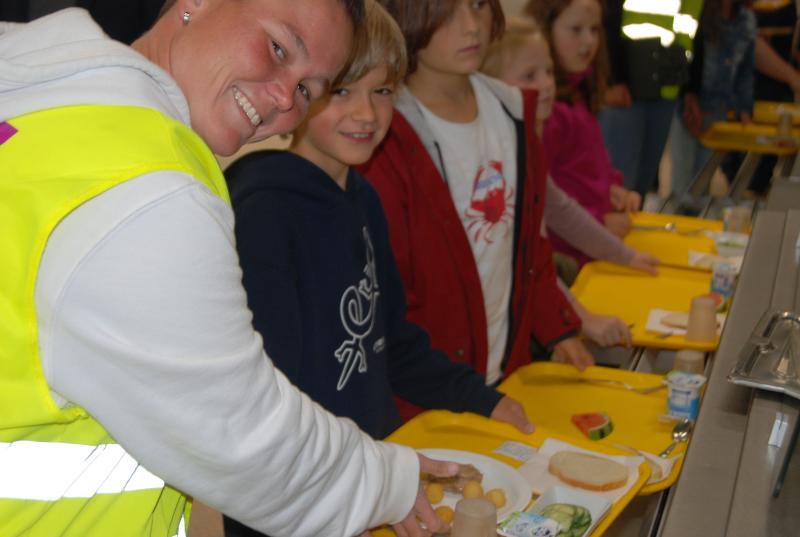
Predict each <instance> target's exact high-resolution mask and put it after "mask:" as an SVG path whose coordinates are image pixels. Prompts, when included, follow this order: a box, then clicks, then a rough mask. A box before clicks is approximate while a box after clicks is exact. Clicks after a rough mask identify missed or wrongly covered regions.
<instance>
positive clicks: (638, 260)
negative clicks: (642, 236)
mask: <svg viewBox="0 0 800 537" xmlns="http://www.w3.org/2000/svg"><path fill="white" fill-rule="evenodd" d="M660 263H661V261H659V260H658V258H657V257H656V256H654V255H651V254H648V253H647V252H639V251H636V252H634V254H633V257H632V258H631V261H630V263H628V266H629V267H631V268H634V269H636V270H641V271H644V272H648V273H650V274H652V275H653V276H655V275H657V274H658V265H659V264H660Z"/></svg>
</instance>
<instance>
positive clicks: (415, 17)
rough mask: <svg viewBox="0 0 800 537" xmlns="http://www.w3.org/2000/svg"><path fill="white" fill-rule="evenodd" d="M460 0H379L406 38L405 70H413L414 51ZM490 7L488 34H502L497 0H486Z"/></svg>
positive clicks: (440, 24)
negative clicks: (490, 25)
mask: <svg viewBox="0 0 800 537" xmlns="http://www.w3.org/2000/svg"><path fill="white" fill-rule="evenodd" d="M460 1H461V0H381V4H383V7H385V8H386V11H388V12H389V13H390V14H391V15H392V17H394V19H395V20H396V21H397V24H398V25H399V26H400V29H401V30H402V31H403V36H405V38H406V50H407V52H408V74H409V75H410V74H412V73H413V72H414V71H416V70H417V53H418V52H419V51H420V50H422V49H424V48H425V47H427V46H428V43H430V42H431V38H432V37H433V34H434V33H435V32H436V30H438V29H439V27H440V26H442V24H444V23H445V21H446V20H447V19H448V18H449V17H450V15H452V14H453V11H455V8H456V6H457V4H458V3H459V2H460ZM488 2H489V7H490V8H491V10H492V29H491V34H490V36H489V38H490V39H491V40H494V39H497V38H498V37H500V36H501V35H503V29H504V28H505V17H504V16H503V8H502V7H501V6H500V0H488Z"/></svg>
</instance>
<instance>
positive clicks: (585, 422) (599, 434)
mask: <svg viewBox="0 0 800 537" xmlns="http://www.w3.org/2000/svg"><path fill="white" fill-rule="evenodd" d="M572 423H574V424H575V426H576V427H577V428H578V429H580V430H581V432H582V433H583V434H585V435H586V437H587V438H589V439H590V440H600V439H601V438H605V437H606V436H608V435H610V434H611V431H613V430H614V424H613V423H612V421H611V418H609V417H608V414H606V413H605V412H589V413H588V414H573V415H572Z"/></svg>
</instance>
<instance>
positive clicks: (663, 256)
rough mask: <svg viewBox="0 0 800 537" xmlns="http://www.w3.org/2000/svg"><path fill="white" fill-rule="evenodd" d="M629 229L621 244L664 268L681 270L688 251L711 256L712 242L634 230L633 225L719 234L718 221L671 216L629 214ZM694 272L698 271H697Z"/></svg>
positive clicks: (686, 261) (719, 223)
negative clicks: (654, 257)
mask: <svg viewBox="0 0 800 537" xmlns="http://www.w3.org/2000/svg"><path fill="white" fill-rule="evenodd" d="M631 220H632V222H633V229H632V230H631V232H630V233H628V235H627V236H626V237H625V244H627V245H628V246H630V247H631V248H633V249H634V250H639V251H640V252H647V253H650V254H652V255H654V256H656V257H657V258H658V259H659V260H661V262H662V263H663V264H665V265H670V266H674V267H683V268H694V267H690V266H689V250H693V251H696V252H705V253H715V252H716V251H717V250H716V248H715V247H714V241H713V240H712V239H710V238H709V237H706V236H705V235H702V234H698V235H682V234H680V233H676V232H668V231H659V230H645V229H637V228H636V226H663V225H666V224H668V223H673V224H675V225H676V226H677V229H678V231H694V230H698V229H705V230H709V231H722V222H721V221H719V220H705V219H702V218H691V217H688V216H678V215H673V214H655V213H636V214H634V215H632V217H631ZM695 270H702V269H697V268H695Z"/></svg>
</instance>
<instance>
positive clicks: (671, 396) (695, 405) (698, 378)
mask: <svg viewBox="0 0 800 537" xmlns="http://www.w3.org/2000/svg"><path fill="white" fill-rule="evenodd" d="M705 383H706V377H704V376H703V375H697V374H693V373H685V372H683V371H670V372H669V373H668V374H667V415H668V416H669V417H671V418H675V419H679V420H683V419H690V420H692V421H695V420H696V419H697V412H698V410H699V408H700V390H701V389H702V387H703V385H704V384H705Z"/></svg>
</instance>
